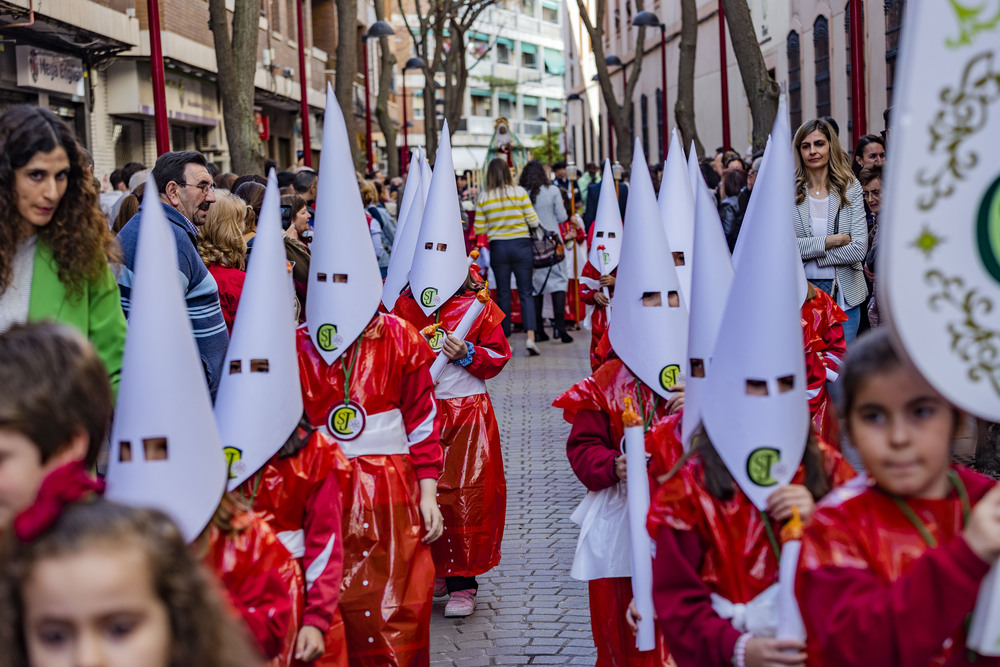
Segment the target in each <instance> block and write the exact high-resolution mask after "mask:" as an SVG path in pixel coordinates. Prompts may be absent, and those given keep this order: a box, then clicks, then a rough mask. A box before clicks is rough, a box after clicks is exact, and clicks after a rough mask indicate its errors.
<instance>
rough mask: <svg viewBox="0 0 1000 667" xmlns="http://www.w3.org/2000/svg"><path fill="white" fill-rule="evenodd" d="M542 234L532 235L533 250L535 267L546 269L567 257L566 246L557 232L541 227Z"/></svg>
mask: <svg viewBox="0 0 1000 667" xmlns="http://www.w3.org/2000/svg"><path fill="white" fill-rule="evenodd" d="M539 231H541V234H532V235H531V252H532V260H533V264H534V267H535V268H536V269H544V268H546V267H549V266H555V265H556V264H558V263H559V262H561V261H563V260H564V259H566V246H564V245H563V242H562V239H561V238H560V237H559V234H557V233H556V232H550V231H547V230H545V229H543V228H541V227H539Z"/></svg>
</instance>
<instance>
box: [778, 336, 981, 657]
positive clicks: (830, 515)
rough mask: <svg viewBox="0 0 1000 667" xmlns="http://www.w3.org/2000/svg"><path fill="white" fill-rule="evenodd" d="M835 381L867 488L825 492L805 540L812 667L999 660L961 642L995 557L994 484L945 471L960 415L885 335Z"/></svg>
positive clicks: (869, 340) (859, 350) (803, 590)
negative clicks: (978, 653) (837, 384)
mask: <svg viewBox="0 0 1000 667" xmlns="http://www.w3.org/2000/svg"><path fill="white" fill-rule="evenodd" d="M840 385H841V405H840V408H841V409H840V416H841V419H842V420H843V423H844V426H845V430H846V432H847V435H848V437H849V438H850V439H851V442H852V443H853V444H854V446H855V447H857V449H858V453H859V454H860V455H861V460H862V462H863V463H864V466H865V470H866V471H867V480H866V481H865V483H864V484H850V485H848V486H846V487H844V488H842V489H838V490H837V492H835V493H834V494H832V496H831V498H830V499H829V500H827V501H826V502H824V503H823V505H822V506H821V507H820V508H819V509H818V510H817V511H816V512H815V514H814V515H813V517H812V521H811V522H810V523H808V524H807V525H806V528H805V533H804V534H803V536H802V551H801V554H800V558H799V565H798V574H797V576H796V585H795V589H796V590H795V592H796V596H797V598H798V602H799V606H800V608H801V611H802V619H803V621H804V622H805V629H806V633H807V637H808V639H807V648H808V652H809V661H810V665H815V666H817V667H826V666H828V665H837V666H838V667H852V666H855V665H886V666H887V667H896V666H899V665H955V666H961V665H997V664H1000V659H997V658H990V657H986V656H977V655H976V654H975V653H971V654H970V652H969V649H968V647H967V646H966V631H967V629H968V627H969V622H968V617H969V613H970V612H971V611H972V609H973V606H974V605H975V603H976V598H977V596H978V594H979V591H980V588H981V585H982V582H983V579H984V577H985V576H986V574H987V572H988V571H989V569H990V566H991V565H993V564H995V563H996V562H997V557H998V556H1000V487H998V486H997V484H996V482H994V481H993V480H991V479H989V478H987V477H984V476H983V475H979V474H977V473H974V472H972V471H970V470H967V469H966V468H963V467H962V466H959V465H956V464H953V463H951V443H952V441H953V439H954V437H955V435H956V433H957V431H958V428H959V425H960V424H961V421H962V415H961V413H960V412H959V411H958V410H956V409H955V408H954V407H953V406H952V405H951V404H949V403H948V401H947V400H946V399H945V398H943V397H942V396H941V394H939V393H938V392H937V390H935V389H934V387H933V386H931V385H930V383H928V382H927V380H925V379H924V377H923V376H922V375H921V374H920V373H919V371H917V369H916V368H915V367H914V366H913V365H911V364H910V362H909V361H907V360H906V359H905V358H903V357H902V356H901V355H900V354H898V353H897V351H896V348H895V347H894V345H893V342H892V338H891V335H890V334H889V333H888V332H887V331H885V330H876V331H873V332H872V333H870V334H867V335H865V336H864V337H862V338H860V339H859V340H858V342H857V345H856V346H855V347H854V348H852V349H851V351H850V353H849V354H848V355H847V359H846V361H845V362H844V366H843V368H842V371H841V378H840ZM845 638H847V639H845Z"/></svg>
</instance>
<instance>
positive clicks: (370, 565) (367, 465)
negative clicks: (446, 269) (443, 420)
mask: <svg viewBox="0 0 1000 667" xmlns="http://www.w3.org/2000/svg"><path fill="white" fill-rule="evenodd" d="M297 344H298V351H299V375H300V378H301V382H302V397H303V401H304V403H305V411H306V416H307V417H308V419H309V421H310V423H311V424H313V425H314V426H316V427H317V428H320V429H324V430H326V429H327V428H328V426H327V423H328V420H329V417H330V416H331V415H332V413H333V412H334V410H336V409H337V408H338V407H339V406H342V405H343V403H344V364H345V363H350V360H351V359H352V358H353V357H354V352H355V346H358V345H360V351H359V354H358V360H357V362H356V364H355V366H356V367H355V368H354V370H353V372H352V374H351V383H350V384H351V388H350V389H351V391H350V399H351V400H352V401H355V402H356V403H358V404H360V406H361V407H362V408H363V409H364V411H365V412H366V413H367V415H368V418H371V416H372V415H377V414H379V413H383V412H386V411H389V410H394V409H398V410H399V411H400V412H401V413H402V418H403V425H404V428H405V431H406V438H407V441H408V444H409V453H408V454H380V455H365V456H358V457H356V458H353V459H351V460H350V463H351V488H350V490H349V492H348V493H346V494H345V495H344V517H343V521H344V579H343V584H342V585H341V593H340V611H341V613H342V614H343V617H344V624H345V626H346V631H347V648H348V658H349V661H350V664H351V665H371V666H373V667H374V666H378V667H389V666H398V667H402V666H406V667H409V666H410V665H416V666H417V667H420V666H423V665H428V664H429V663H430V636H429V634H430V613H431V601H432V597H431V596H432V594H433V587H434V563H433V560H432V559H431V552H430V547H429V546H427V545H425V544H421V543H420V538H421V537H422V535H423V533H424V528H423V521H422V519H421V516H420V511H419V500H420V491H419V486H418V483H417V480H419V479H424V478H429V479H437V477H438V476H439V474H440V471H441V463H442V451H441V435H440V428H439V422H438V419H437V409H436V405H435V401H434V388H433V386H432V382H431V377H430V370H429V369H430V364H431V363H432V361H433V356H432V354H431V351H430V349H429V348H428V347H427V343H426V342H424V339H423V337H422V336H421V335H420V334H419V333H418V332H417V331H416V329H414V328H413V327H412V326H410V325H409V324H407V323H406V322H404V321H403V320H401V319H399V318H397V317H395V316H392V315H383V314H376V315H375V316H374V317H373V318H372V320H371V322H370V323H369V324H368V326H367V327H366V328H365V330H364V332H362V334H361V336H359V337H358V339H357V340H355V341H354V342H353V343H351V345H350V346H349V347H348V349H347V350H346V351H345V352H344V354H343V356H341V357H340V358H338V359H337V361H335V362H334V364H333V365H332V366H329V365H327V364H326V362H324V361H323V358H322V357H321V356H320V354H319V351H318V350H316V348H315V347H314V346H313V343H312V340H311V339H310V338H309V332H308V330H307V329H306V327H300V328H299V329H298V337H297Z"/></svg>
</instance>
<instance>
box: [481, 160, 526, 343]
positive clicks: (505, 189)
mask: <svg viewBox="0 0 1000 667" xmlns="http://www.w3.org/2000/svg"><path fill="white" fill-rule="evenodd" d="M540 224H541V223H540V222H539V220H538V215H537V214H536V213H535V209H534V208H533V207H532V205H531V199H530V198H529V197H528V193H527V192H526V191H525V189H524V188H522V187H521V186H519V185H514V179H513V178H512V177H511V175H510V168H509V167H508V166H507V161H506V160H504V159H503V158H493V160H492V161H490V164H489V166H488V167H487V168H486V188H485V190H484V191H483V192H481V193H480V195H479V197H478V199H476V236H482V235H483V234H485V235H486V237H487V238H488V239H489V244H490V265H491V267H492V268H493V275H494V276H496V279H497V285H496V288H497V305H498V306H500V309H501V310H502V311H503V313H504V315H506V317H504V319H503V324H502V326H503V332H504V334H506V335H507V336H508V337H509V336H510V275H511V273H513V274H514V277H515V278H516V279H517V294H518V297H519V298H520V301H521V323H522V325H523V326H524V330H525V331H526V332H527V334H528V341H527V343H526V345H525V347H526V348H527V350H528V354H530V355H532V356H537V355H538V354H539V350H538V347H537V346H536V345H535V329H536V326H537V325H536V323H535V300H534V298H533V297H532V295H531V284H532V270H533V267H534V263H533V258H534V253H533V252H532V247H531V231H530V230H533V229H535V228H536V227H538V226H539V225H540Z"/></svg>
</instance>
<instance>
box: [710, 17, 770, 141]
mask: <svg viewBox="0 0 1000 667" xmlns="http://www.w3.org/2000/svg"><path fill="white" fill-rule="evenodd" d="M722 6H723V7H724V8H725V10H726V25H728V26H729V39H730V41H731V42H732V43H733V52H734V53H735V54H736V62H737V63H739V66H740V78H741V79H743V90H744V91H746V95H747V100H748V102H749V104H750V117H751V119H752V120H753V134H752V141H753V148H754V150H763V148H764V145H765V144H766V143H767V135H768V134H769V133H770V132H771V127H772V126H773V125H774V116H775V115H776V114H777V113H778V95H779V94H780V92H781V91H780V89H779V88H778V84H777V83H776V82H775V81H774V79H772V78H771V75H770V74H769V73H768V71H767V65H765V64H764V56H763V55H762V54H761V52H760V44H759V43H758V42H757V31H756V29H755V28H754V25H753V17H752V16H751V15H750V6H749V5H748V4H747V2H746V0H722Z"/></svg>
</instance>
